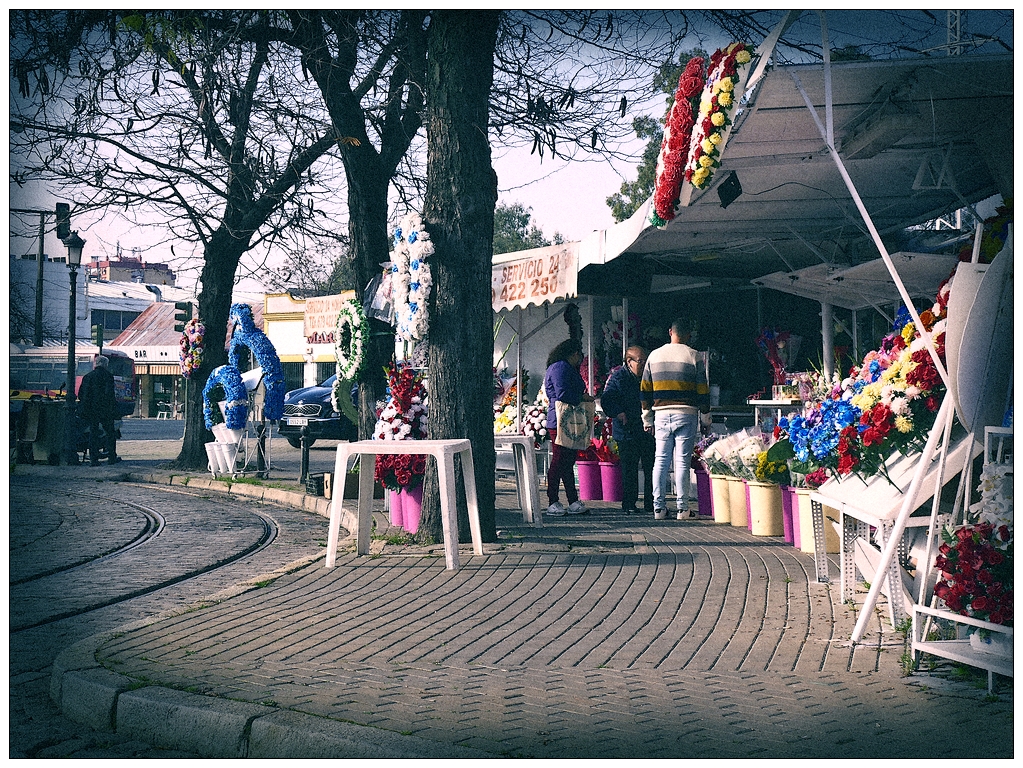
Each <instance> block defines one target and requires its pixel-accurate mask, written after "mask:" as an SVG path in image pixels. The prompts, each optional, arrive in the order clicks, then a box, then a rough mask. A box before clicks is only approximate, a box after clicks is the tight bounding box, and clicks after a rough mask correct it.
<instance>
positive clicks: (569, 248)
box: [490, 243, 579, 312]
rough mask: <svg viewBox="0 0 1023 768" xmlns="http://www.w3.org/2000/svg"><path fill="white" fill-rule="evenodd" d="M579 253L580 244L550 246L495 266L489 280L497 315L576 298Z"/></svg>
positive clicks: (521, 254) (519, 254)
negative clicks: (572, 297) (517, 308)
mask: <svg viewBox="0 0 1023 768" xmlns="http://www.w3.org/2000/svg"><path fill="white" fill-rule="evenodd" d="M578 250H579V243H564V244H562V245H551V246H547V247H546V248H533V249H531V250H528V251H519V252H518V256H517V258H512V259H509V260H507V261H501V262H499V263H495V264H494V265H493V267H492V270H491V279H490V287H491V303H492V304H493V307H494V311H495V312H499V311H501V310H502V309H511V308H512V307H526V306H528V305H530V304H536V305H540V304H543V303H545V302H548V301H554V300H555V299H563V298H566V297H568V296H574V295H575V294H576V286H577V274H576V258H577V255H578ZM504 255H505V254H501V255H499V256H497V257H495V258H497V259H499V258H501V257H502V256H504ZM507 255H508V256H512V254H507Z"/></svg>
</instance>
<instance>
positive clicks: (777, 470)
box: [753, 451, 790, 485]
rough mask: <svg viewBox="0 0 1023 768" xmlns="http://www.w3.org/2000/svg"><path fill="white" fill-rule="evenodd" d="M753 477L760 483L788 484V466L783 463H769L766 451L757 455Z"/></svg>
mask: <svg viewBox="0 0 1023 768" xmlns="http://www.w3.org/2000/svg"><path fill="white" fill-rule="evenodd" d="M753 475H754V476H755V477H756V479H757V480H758V481H760V482H761V483H774V484H775V485H788V484H789V480H790V478H789V465H788V464H787V463H786V462H784V461H771V459H770V458H769V457H768V455H767V451H761V452H760V453H758V454H757V466H756V468H755V469H754V470H753Z"/></svg>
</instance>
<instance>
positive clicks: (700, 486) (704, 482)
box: [695, 469, 714, 517]
mask: <svg viewBox="0 0 1023 768" xmlns="http://www.w3.org/2000/svg"><path fill="white" fill-rule="evenodd" d="M695 472H696V500H697V502H699V504H700V515H701V516H702V517H713V516H714V510H713V508H712V506H711V500H712V498H713V496H712V494H711V491H710V474H708V473H707V472H705V471H703V470H702V469H696V470H695Z"/></svg>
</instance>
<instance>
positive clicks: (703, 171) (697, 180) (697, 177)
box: [693, 168, 710, 187]
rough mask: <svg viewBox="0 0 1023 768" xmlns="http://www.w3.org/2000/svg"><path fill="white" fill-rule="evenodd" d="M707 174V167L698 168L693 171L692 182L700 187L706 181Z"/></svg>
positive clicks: (708, 171)
mask: <svg viewBox="0 0 1023 768" xmlns="http://www.w3.org/2000/svg"><path fill="white" fill-rule="evenodd" d="M708 176H710V169H709V168H698V169H697V170H695V171H693V184H694V185H695V186H697V187H702V186H703V185H704V184H706V183H707V177H708Z"/></svg>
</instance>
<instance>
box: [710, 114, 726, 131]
mask: <svg viewBox="0 0 1023 768" xmlns="http://www.w3.org/2000/svg"><path fill="white" fill-rule="evenodd" d="M710 121H711V123H713V124H714V125H716V126H717V127H718V128H720V127H721V126H722V125H724V124H725V116H724V113H722V112H715V113H714V114H713V115H711V116H710Z"/></svg>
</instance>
